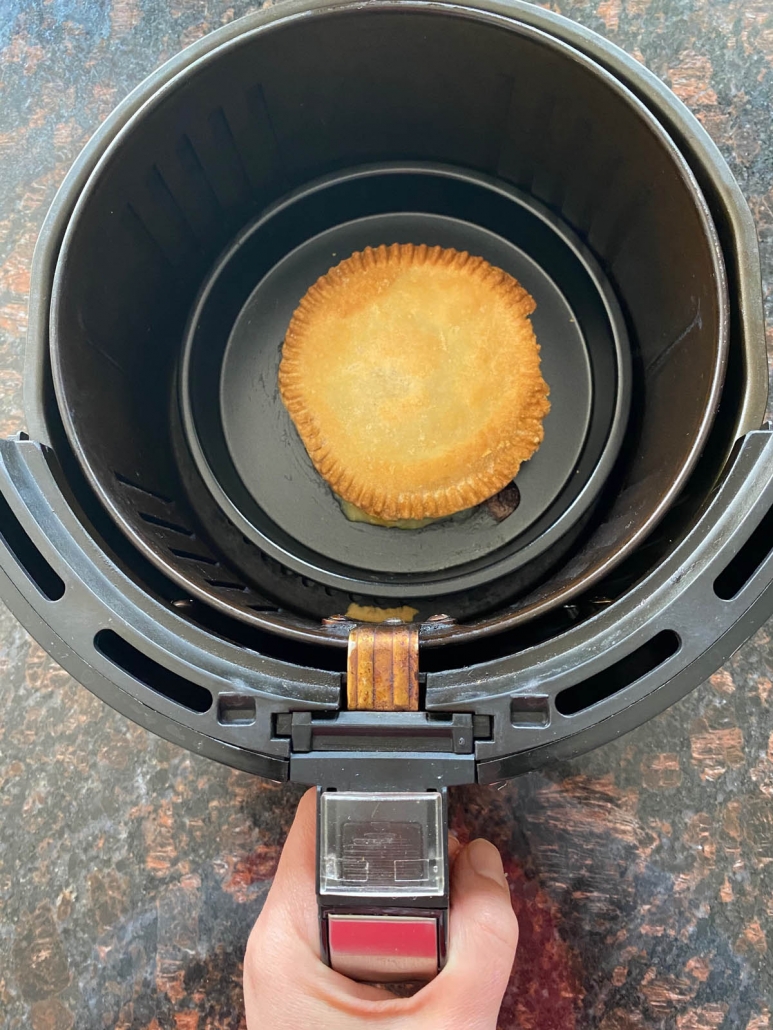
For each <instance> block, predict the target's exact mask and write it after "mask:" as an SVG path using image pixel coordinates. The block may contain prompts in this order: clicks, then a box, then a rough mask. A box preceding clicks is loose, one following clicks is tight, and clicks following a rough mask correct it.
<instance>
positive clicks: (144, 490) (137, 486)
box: [115, 472, 174, 504]
mask: <svg viewBox="0 0 773 1030" xmlns="http://www.w3.org/2000/svg"><path fill="white" fill-rule="evenodd" d="M115 478H116V479H117V480H118V482H119V483H121V484H122V485H123V486H129V487H131V488H132V490H137V491H138V492H139V493H141V494H146V495H147V496H148V497H155V499H156V500H157V501H161V502H162V504H173V503H174V502H173V501H172V500H171V499H170V498H169V497H166V496H165V495H164V494H160V493H158V491H156V490H151V489H150V487H147V486H142V484H141V483H135V482H134V480H133V479H128V478H127V477H126V476H122V475H121V473H120V472H116V473H115Z"/></svg>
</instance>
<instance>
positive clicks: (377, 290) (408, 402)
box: [279, 244, 550, 520]
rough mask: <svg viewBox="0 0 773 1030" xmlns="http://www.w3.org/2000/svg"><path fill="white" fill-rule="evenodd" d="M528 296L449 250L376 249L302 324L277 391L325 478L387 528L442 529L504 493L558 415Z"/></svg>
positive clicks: (321, 293) (327, 290)
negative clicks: (419, 522)
mask: <svg viewBox="0 0 773 1030" xmlns="http://www.w3.org/2000/svg"><path fill="white" fill-rule="evenodd" d="M534 308H535V303H534V300H533V299H532V297H531V296H530V295H529V294H528V293H527V292H526V290H524V288H523V287H522V286H521V285H520V284H519V283H518V282H517V281H516V280H515V279H513V278H512V276H510V275H508V274H507V273H506V272H503V271H502V270H501V269H499V268H495V267H494V266H493V265H490V264H489V263H488V262H487V261H484V260H483V258H479V257H471V256H470V255H469V254H467V253H466V252H459V251H456V250H447V249H443V248H441V247H426V246H414V245H412V244H393V245H392V246H391V247H386V246H381V247H379V248H378V249H376V250H374V249H371V248H367V249H366V250H364V251H362V252H358V253H356V254H352V256H351V257H350V258H347V259H346V260H345V261H342V262H341V264H339V265H337V266H336V267H335V268H333V269H331V270H330V271H329V272H328V273H327V274H326V275H324V276H322V278H321V279H319V280H318V281H317V282H316V283H315V284H314V285H313V286H312V287H311V288H310V289H309V290H308V292H307V293H306V294H305V296H304V297H303V299H302V300H301V302H300V304H299V305H298V307H297V308H296V310H295V313H294V314H293V317H292V320H291V322H290V326H289V328H288V330H287V335H286V337H285V341H284V347H283V351H282V360H281V364H280V368H279V387H280V392H281V396H282V400H283V401H284V404H285V406H286V407H287V410H288V412H289V413H290V417H291V418H292V420H293V422H294V423H295V426H296V428H297V430H298V432H299V434H300V437H301V439H302V440H303V443H304V445H305V447H306V450H307V451H308V453H309V455H310V457H311V460H312V461H313V463H314V465H315V467H316V469H317V471H318V472H319V473H320V475H321V476H323V478H324V479H325V480H326V481H327V482H328V483H329V484H330V486H331V487H332V489H333V490H334V491H335V493H336V494H338V495H339V497H341V498H343V500H345V501H348V502H349V503H350V504H352V505H356V507H358V508H360V509H361V510H362V511H364V512H366V513H367V514H368V515H373V516H377V517H378V518H381V519H386V520H397V519H428V518H430V519H434V518H439V517H443V516H446V515H450V514H453V513H454V512H458V511H461V510H462V509H464V508H470V507H472V506H474V505H476V504H479V503H480V502H482V501H485V500H486V499H487V498H489V497H491V496H492V495H493V494H495V493H497V492H498V491H499V490H501V489H502V488H503V487H504V486H506V484H507V483H509V482H510V480H512V478H513V477H514V476H515V474H516V473H517V471H518V469H519V467H520V465H521V463H522V462H524V461H526V460H527V459H528V458H530V457H531V456H532V454H534V452H535V451H536V449H537V448H538V447H539V445H540V443H541V441H542V437H543V429H542V420H543V418H544V417H545V415H546V414H547V412H548V411H549V409H550V404H549V402H548V399H547V395H548V387H547V384H546V383H545V381H544V379H543V378H542V375H541V374H540V361H539V346H538V344H537V341H536V338H535V336H534V331H533V329H532V326H531V322H530V321H529V317H528V316H529V315H530V314H531V313H532V311H533V310H534Z"/></svg>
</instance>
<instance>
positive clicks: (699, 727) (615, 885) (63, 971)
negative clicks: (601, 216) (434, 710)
mask: <svg viewBox="0 0 773 1030" xmlns="http://www.w3.org/2000/svg"><path fill="white" fill-rule="evenodd" d="M254 6H255V5H250V4H247V3H244V2H243V0H235V2H234V0H112V3H111V0H100V2H96V0H94V2H88V3H86V2H79V0H5V2H4V3H3V4H2V12H1V13H0V434H2V435H3V436H6V435H9V434H11V433H14V432H16V431H17V430H18V429H20V428H22V427H23V425H24V418H23V414H22V395H21V372H22V352H23V348H24V333H25V328H26V317H27V316H26V309H27V293H28V290H29V282H30V260H31V257H32V249H33V245H34V242H35V238H36V235H37V233H38V230H39V228H40V225H41V222H42V220H43V217H44V214H45V212H46V209H47V207H48V205H49V203H50V201H51V200H52V198H53V196H54V192H55V190H56V187H57V185H58V184H59V182H60V181H61V180H62V178H63V176H64V174H65V172H66V171H67V169H68V167H69V165H70V163H71V162H72V161H73V159H74V158H75V156H76V155H77V153H78V151H79V150H80V148H81V146H82V145H83V144H84V143H85V142H86V140H87V139H88V137H89V135H90V134H91V132H92V131H93V130H94V129H95V128H96V126H97V125H98V124H99V122H100V121H101V120H102V119H103V118H104V117H105V116H106V115H107V114H108V112H109V111H110V110H111V109H112V107H113V106H114V105H115V104H116V103H117V102H118V101H119V100H120V99H121V98H122V97H123V96H124V95H125V94H126V93H127V92H128V91H129V90H130V89H131V88H132V87H133V86H134V85H135V84H136V83H138V82H139V81H140V80H141V79H142V78H143V77H144V76H145V75H146V74H148V73H149V72H150V71H152V70H153V69H154V68H155V67H157V66H158V65H159V64H160V63H161V62H163V61H164V60H165V59H166V58H168V57H170V56H171V55H173V54H174V53H175V52H177V51H178V50H179V49H180V48H181V47H183V46H185V45H186V44H187V43H190V42H191V41H193V40H194V39H196V38H198V37H199V36H200V35H202V34H203V33H205V32H207V31H209V30H211V29H213V28H216V27H217V26H218V25H220V24H222V23H223V22H226V21H228V20H230V19H232V18H234V17H237V16H239V15H240V14H243V13H246V12H247V11H249V10H250V9H252V8H253V7H254ZM548 6H550V7H551V8H552V9H553V10H557V11H560V12H561V13H562V14H565V15H568V16H570V17H573V18H575V19H576V20H578V21H580V22H582V23H583V24H585V25H587V26H589V27H591V28H593V29H595V30H596V31H598V32H601V33H602V34H604V35H606V36H608V37H609V38H610V39H612V40H613V41H615V42H616V43H619V44H620V45H621V46H623V47H624V48H625V49H626V50H628V51H629V52H630V53H632V54H634V55H635V57H636V58H637V59H638V60H640V61H642V62H643V63H644V64H645V65H647V66H648V67H649V68H650V69H652V70H653V71H654V72H655V73H657V74H658V75H660V76H661V77H662V78H663V79H665V81H666V82H667V83H669V84H670V85H671V86H672V88H673V89H674V90H675V91H676V92H677V94H678V95H679V96H680V97H681V98H682V99H683V100H684V101H685V102H686V103H687V104H688V105H689V106H690V107H691V108H692V109H693V111H694V112H695V113H696V114H697V115H698V117H699V118H700V120H701V121H702V122H703V124H704V125H705V126H706V128H707V129H708V131H709V132H710V133H711V135H712V136H713V138H714V139H715V140H716V142H717V144H718V145H719V147H720V149H721V150H722V152H723V154H724V155H725V157H726V158H727V160H728V161H729V163H730V166H731V168H732V170H733V172H734V173H735V175H736V176H737V178H738V181H739V182H740V184H741V186H742V188H743V190H744V192H745V194H746V196H747V198H748V200H749V203H750V205H751V209H752V211H753V213H754V216H755V219H756V222H757V227H758V231H759V235H760V240H761V246H762V263H763V276H764V287H765V297H766V304H767V308H768V311H767V314H768V320H769V324H770V325H771V326H773V317H771V316H772V315H773V311H772V310H771V301H770V293H771V285H772V284H773V188H772V187H773V131H772V130H771V121H773V6H772V5H771V3H770V0H603V2H601V3H583V2H572V0H559V2H557V3H553V4H550V5H548ZM770 344H771V347H772V348H773V337H771V339H770ZM772 634H773V626H771V624H768V625H767V626H766V627H764V628H763V629H761V630H760V631H759V632H758V633H757V634H756V636H755V637H754V639H753V640H751V641H750V642H749V643H748V644H746V645H745V646H744V647H743V648H742V649H741V650H740V651H739V652H738V653H737V654H736V655H735V657H734V658H733V659H732V661H731V662H730V663H729V664H728V665H727V666H726V667H725V668H724V669H723V670H722V671H720V672H718V673H717V674H716V675H714V676H712V677H711V679H710V681H709V682H708V683H706V684H704V685H703V686H701V687H700V688H699V689H698V690H696V691H695V692H694V693H693V694H692V695H691V696H690V697H688V698H687V699H685V700H684V701H682V702H681V703H680V704H678V705H676V706H675V707H674V708H672V709H671V710H670V711H668V712H666V713H665V714H664V715H662V716H661V717H659V718H657V719H655V720H654V721H653V722H651V723H650V724H649V725H647V726H644V727H643V728H641V729H639V730H638V731H636V732H634V733H631V734H629V735H628V736H626V737H623V738H622V739H620V740H618V741H616V742H615V743H613V744H610V745H607V746H606V747H604V748H601V749H600V750H598V751H596V752H595V753H593V754H591V755H589V756H587V757H585V758H581V759H578V760H576V761H573V762H571V763H566V764H564V765H561V766H559V767H554V768H551V769H549V770H546V771H543V772H539V773H534V774H531V775H528V776H525V777H523V778H522V779H520V780H518V781H515V782H512V783H509V784H507V785H506V786H504V787H502V788H501V789H499V790H494V789H492V788H486V789H484V788H472V787H471V788H468V789H464V790H460V791H457V792H456V793H455V794H454V796H453V799H452V822H453V825H454V826H455V827H456V829H457V830H458V831H459V833H460V835H463V836H466V835H484V836H487V837H489V838H490V839H491V840H493V841H495V843H496V844H497V845H498V846H499V847H500V848H501V849H502V852H503V854H504V855H505V862H506V867H507V870H508V872H509V874H510V878H511V882H512V894H513V903H514V905H515V907H516V909H517V911H518V915H519V918H520V920H521V946H520V950H519V955H518V961H517V965H516V970H515V974H514V977H513V980H512V983H511V986H510V988H509V990H508V993H507V996H506V999H505V1004H504V1007H503V1010H502V1014H501V1018H500V1026H501V1028H502V1030H515V1028H518V1030H580V1028H598V1030H642V1028H655V1027H657V1028H661V1027H662V1028H664V1030H666V1028H667V1030H718V1028H720V1027H721V1028H725V1030H736V1028H738V1030H770V1028H771V1023H772V1017H771V1007H772V1006H773V972H772V971H771V970H772V968H773V963H772V962H771V956H770V955H769V954H768V951H769V949H770V950H771V951H773V900H771V899H773V797H772V796H773V641H772V639H771V635H772ZM0 674H1V675H2V715H0V1026H2V1028H4V1030H11V1028H13V1030H15V1028H24V1030H29V1028H31V1030H69V1028H70V1027H75V1028H77V1030H96V1028H101V1027H110V1028H113V1027H114V1028H117V1030H204V1028H207V1030H215V1028H217V1030H236V1028H239V1027H244V1025H245V1023H244V1016H243V1010H242V999H241V959H242V953H243V949H244V944H245V941H246V937H247V934H248V931H249V928H250V926H251V924H252V922H253V920H254V919H255V917H256V915H257V913H258V911H259V910H260V907H261V904H262V901H263V898H264V897H265V893H266V891H267V889H268V886H269V883H270V880H271V876H272V872H273V869H274V867H275V863H276V860H277V856H278V854H279V850H280V847H281V843H282V840H283V838H284V835H285V833H286V831H287V828H288V826H289V823H290V821H291V818H292V814H293V810H294V806H295V803H296V801H297V799H298V797H299V794H300V792H299V790H298V789H296V788H293V787H278V786H276V785H273V784H269V783H265V782H262V781H260V780H256V779H252V778H250V777H249V776H247V775H244V774H242V773H238V772H233V771H231V770H229V769H227V768H224V767H222V766H219V765H216V764H214V763H213V762H209V761H206V760H204V759H201V758H197V757H195V756H194V755H192V754H189V753H188V752H187V751H182V750H180V749H179V748H178V747H175V746H174V745H172V744H169V743H166V742H165V741H162V740H160V739H158V738H156V737H154V736H152V735H150V734H149V733H147V732H145V731H144V730H142V729H140V728H138V727H137V726H135V725H133V724H131V723H129V722H127V721H126V720H125V719H124V718H122V717H121V716H119V715H117V714H116V713H115V712H113V711H112V710H110V709H109V708H107V707H106V706H105V705H104V704H102V702H100V701H98V700H97V699H96V698H95V697H93V696H92V695H91V694H89V693H88V692H87V691H86V690H84V689H83V688H81V687H79V686H78V685H77V684H75V683H74V682H73V680H72V679H70V677H69V676H67V675H66V674H65V673H64V672H62V671H61V670H60V669H59V668H58V667H57V666H56V664H55V663H54V662H53V661H52V660H51V659H50V658H48V656H47V655H46V654H45V653H44V652H43V651H42V650H41V649H40V648H39V647H38V646H37V645H36V644H35V643H33V642H32V641H31V640H30V639H29V637H28V636H27V635H26V634H25V632H24V631H23V630H22V629H21V628H20V626H19V625H18V624H17V623H16V622H15V620H14V619H13V618H12V616H11V615H10V614H8V613H7V612H6V611H5V610H2V611H1V612H0Z"/></svg>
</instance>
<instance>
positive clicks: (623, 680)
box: [556, 629, 680, 715]
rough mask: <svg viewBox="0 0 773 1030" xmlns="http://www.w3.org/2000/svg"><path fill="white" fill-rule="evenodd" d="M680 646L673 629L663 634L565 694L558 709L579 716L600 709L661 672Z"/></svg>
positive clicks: (558, 703)
mask: <svg viewBox="0 0 773 1030" xmlns="http://www.w3.org/2000/svg"><path fill="white" fill-rule="evenodd" d="M679 644H680V641H679V637H678V636H677V635H676V633H674V632H673V631H672V630H670V629H665V630H663V631H662V632H661V633H658V635H657V636H655V637H653V638H652V640H648V641H647V643H646V644H642V646H641V647H638V648H637V649H636V650H635V651H634V652H633V653H632V654H629V655H627V656H626V657H625V658H621V659H620V661H619V662H615V664H614V665H610V666H609V668H608V669H604V670H603V671H602V672H597V673H596V675H595V676H591V677H590V678H589V679H587V680H583V681H582V683H575V684H574V686H573V687H567V688H566V690H562V691H561V693H560V694H558V695H557V697H556V708H557V709H558V711H559V712H560V713H561V714H562V715H576V714H577V712H582V711H584V710H585V709H586V708H590V707H591V705H597V704H598V703H599V701H605V700H606V699H607V698H608V697H612V695H613V694H617V692H618V691H620V690H622V689H623V688H624V687H629V686H630V685H631V684H632V683H636V681H637V680H640V679H641V678H642V677H643V676H646V675H647V673H649V672H652V671H653V669H657V668H658V666H659V665H662V664H663V662H665V661H666V659H668V658H670V657H671V656H672V655H675V654H676V652H677V651H678V650H679Z"/></svg>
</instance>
